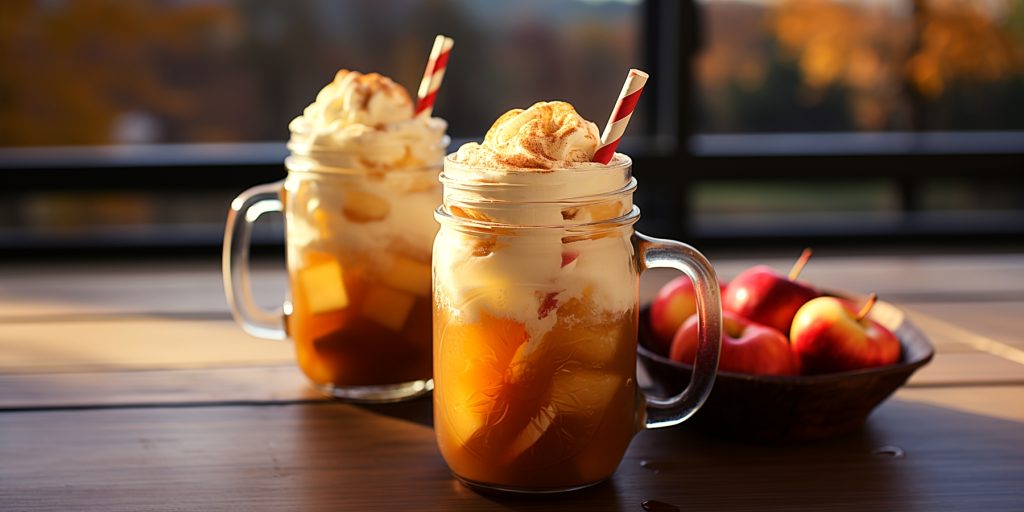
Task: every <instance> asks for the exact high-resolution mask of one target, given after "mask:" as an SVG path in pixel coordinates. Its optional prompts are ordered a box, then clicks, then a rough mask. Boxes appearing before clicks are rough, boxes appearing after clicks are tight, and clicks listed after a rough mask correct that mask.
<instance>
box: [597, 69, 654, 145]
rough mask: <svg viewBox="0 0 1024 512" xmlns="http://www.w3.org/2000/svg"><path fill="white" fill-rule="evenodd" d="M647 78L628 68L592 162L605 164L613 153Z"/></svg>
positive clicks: (640, 72)
mask: <svg viewBox="0 0 1024 512" xmlns="http://www.w3.org/2000/svg"><path fill="white" fill-rule="evenodd" d="M647 78H648V75H647V73H644V72H643V71H640V70H639V69H631V70H629V75H627V76H626V83H624V84H622V92H620V93H619V99H618V101H616V102H615V108H614V109H612V115H611V117H609V118H608V125H607V126H605V127H604V134H603V135H601V146H600V147H599V148H597V151H595V152H594V159H593V161H594V162H599V163H602V164H607V163H608V162H610V161H611V159H612V156H614V155H615V148H616V147H618V145H619V139H621V138H622V134H623V133H625V131H626V125H627V124H629V118H630V117H632V116H633V109H634V108H636V102H637V101H638V100H639V99H640V93H642V92H643V91H644V84H646V83H647Z"/></svg>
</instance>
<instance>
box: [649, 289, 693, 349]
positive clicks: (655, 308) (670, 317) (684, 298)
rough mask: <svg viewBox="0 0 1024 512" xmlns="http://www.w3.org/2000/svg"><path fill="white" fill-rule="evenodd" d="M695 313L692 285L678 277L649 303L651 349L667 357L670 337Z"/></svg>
mask: <svg viewBox="0 0 1024 512" xmlns="http://www.w3.org/2000/svg"><path fill="white" fill-rule="evenodd" d="M696 312H697V298H696V297H695V296H694V294H693V283H692V282H690V278H689V277H686V276H679V277H677V278H675V279H673V280H671V281H669V282H668V284H666V285H665V286H662V287H661V290H658V295H657V296H655V297H654V302H652V303H651V331H653V332H654V340H652V342H653V343H652V344H653V345H654V346H652V347H651V348H652V349H653V350H654V351H655V352H657V353H659V354H662V355H668V350H669V347H671V346H672V337H673V336H675V335H676V331H677V330H679V326H680V325H682V324H683V322H684V321H685V320H686V319H687V318H689V317H690V315H692V314H694V313H696Z"/></svg>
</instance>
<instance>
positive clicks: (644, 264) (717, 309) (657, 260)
mask: <svg viewBox="0 0 1024 512" xmlns="http://www.w3.org/2000/svg"><path fill="white" fill-rule="evenodd" d="M632 241H633V246H634V247H635V248H636V255H637V262H638V264H639V265H640V272H641V273H642V272H644V271H645V270H647V269H649V268H674V269H676V270H678V271H680V272H682V273H684V274H686V276H687V277H689V278H690V281H692V282H693V289H694V291H695V292H696V299H697V315H698V322H697V357H696V359H695V360H694V364H693V375H692V376H691V377H690V383H689V384H687V386H686V389H684V390H683V391H682V392H681V393H679V394H678V395H676V396H673V397H669V398H664V399H663V398H654V397H645V398H646V409H647V410H646V416H645V418H646V419H645V420H644V426H645V427H646V428H662V427H671V426H673V425H678V424H680V423H682V422H683V421H686V419H687V418H689V417H690V416H692V415H693V413H695V412H697V409H700V406H701V405H703V404H704V400H706V399H707V397H708V393H710V392H711V386H712V384H714V383H715V374H716V373H717V372H718V355H719V352H721V348H722V299H721V297H720V291H719V288H718V279H717V278H716V277H715V270H714V268H712V267H711V263H709V262H708V260H707V258H705V257H704V255H703V254H701V253H700V252H698V251H697V250H696V249H694V248H693V247H690V246H689V245H686V244H684V243H682V242H676V241H674V240H662V239H659V238H651V237H649V236H646V235H643V234H641V233H636V232H634V233H633V240H632Z"/></svg>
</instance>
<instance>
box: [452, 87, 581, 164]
mask: <svg viewBox="0 0 1024 512" xmlns="http://www.w3.org/2000/svg"><path fill="white" fill-rule="evenodd" d="M599 143H600V134H599V133H598V130H597V125H596V124H594V123H592V122H590V121H587V120H586V119H584V118H583V117H582V116H580V115H579V113H577V112H576V109H575V108H573V106H572V105H570V104H569V103H566V102H564V101H546V102H545V101H542V102H538V103H534V104H533V105H532V106H531V107H530V108H528V109H525V110H523V109H512V110H509V111H508V112H505V114H503V115H502V116H501V117H499V118H498V119H497V120H496V121H495V122H494V124H493V125H492V126H491V129H490V130H488V131H487V135H486V136H485V137H484V141H483V143H480V144H477V143H469V144H465V145H463V146H462V147H461V148H459V151H458V153H457V154H456V155H455V161H457V162H459V163H463V164H467V165H474V166H486V167H497V168H514V169H555V168H568V167H577V166H580V165H588V164H589V165H593V164H590V160H591V159H592V158H593V156H594V151H596V150H597V147H598V144H599Z"/></svg>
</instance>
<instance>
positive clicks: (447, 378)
mask: <svg viewBox="0 0 1024 512" xmlns="http://www.w3.org/2000/svg"><path fill="white" fill-rule="evenodd" d="M442 292H443V291H442ZM542 308H543V310H542V311H538V315H545V314H550V313H551V312H555V311H557V314H558V317H557V321H556V322H555V325H554V327H553V328H551V329H550V330H549V331H547V332H546V333H544V334H543V335H542V336H540V337H539V339H536V340H534V339H530V335H529V334H528V333H527V330H526V328H525V326H524V325H523V324H522V323H519V322H517V321H515V320H511V319H508V318H503V317H501V316H498V315H494V314H490V313H487V312H486V311H481V312H480V313H479V314H478V315H477V316H476V318H468V319H467V318H465V316H466V315H465V314H464V313H465V311H462V312H460V314H459V315H457V316H456V315H452V314H451V312H449V311H448V310H445V309H444V308H440V307H439V308H437V309H436V310H435V311H434V336H435V344H434V375H435V380H434V382H435V391H434V400H435V402H434V415H435V417H434V426H435V430H436V431H437V438H438V445H439V446H440V449H441V453H442V455H443V456H444V458H445V460H446V461H447V463H448V466H449V467H450V468H451V470H452V471H453V472H454V473H455V474H456V475H457V476H458V477H459V478H462V479H463V480H466V481H468V482H470V483H475V484H482V485H486V486H492V487H499V488H508V489H515V490H531V489H535V490H552V489H569V488H574V487H581V486H585V485H589V484H593V483H596V482H600V481H602V480H604V479H606V478H608V477H610V476H611V475H612V473H613V472H614V471H615V468H616V467H617V466H618V464H619V461H620V460H621V459H622V456H623V454H624V453H625V451H626V447H627V446H628V445H629V442H630V439H632V437H633V435H634V433H635V432H636V425H637V418H636V405H637V390H636V384H635V371H636V366H635V365H636V356H635V354H636V322H637V315H636V310H635V309H634V310H631V311H628V312H625V313H618V314H612V313H608V312H605V311H601V310H600V309H598V308H596V307H595V304H594V302H593V301H591V300H589V298H586V297H584V298H572V299H569V300H567V301H565V303H564V304H550V303H548V304H545V305H544V306H542ZM481 309H483V308H481Z"/></svg>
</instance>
